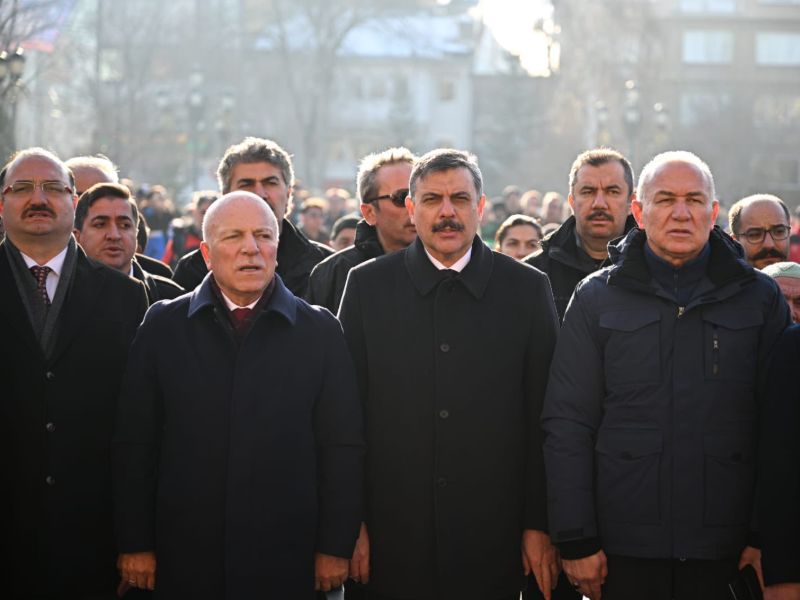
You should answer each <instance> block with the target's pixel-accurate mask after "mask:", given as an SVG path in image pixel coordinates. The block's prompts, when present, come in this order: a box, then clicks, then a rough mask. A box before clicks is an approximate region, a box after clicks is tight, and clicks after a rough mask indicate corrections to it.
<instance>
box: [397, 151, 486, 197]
mask: <svg viewBox="0 0 800 600" xmlns="http://www.w3.org/2000/svg"><path fill="white" fill-rule="evenodd" d="M450 169H467V170H468V171H469V173H470V175H471V176H472V183H473V184H474V185H475V191H476V192H477V193H478V197H479V198H480V197H481V196H482V195H483V175H481V170H480V167H478V159H477V157H476V156H475V155H474V154H471V153H469V152H464V151H462V150H454V149H452V148H438V149H436V150H431V151H430V152H428V153H427V154H424V155H423V156H421V157H420V158H419V159H418V160H417V162H415V163H414V168H413V169H411V180H410V181H409V184H408V187H409V194H410V196H411V198H412V200H413V199H414V194H415V192H416V189H417V181H419V180H420V179H423V178H425V177H427V176H428V175H430V174H431V173H438V172H440V171H449V170H450Z"/></svg>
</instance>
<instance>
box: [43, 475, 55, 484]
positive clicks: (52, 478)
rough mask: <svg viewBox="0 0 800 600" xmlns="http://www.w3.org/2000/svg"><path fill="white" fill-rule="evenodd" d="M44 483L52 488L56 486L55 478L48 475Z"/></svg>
mask: <svg viewBox="0 0 800 600" xmlns="http://www.w3.org/2000/svg"><path fill="white" fill-rule="evenodd" d="M44 482H45V483H46V484H47V485H49V486H53V485H55V484H56V478H55V477H53V476H52V475H48V476H47V477H45V478H44Z"/></svg>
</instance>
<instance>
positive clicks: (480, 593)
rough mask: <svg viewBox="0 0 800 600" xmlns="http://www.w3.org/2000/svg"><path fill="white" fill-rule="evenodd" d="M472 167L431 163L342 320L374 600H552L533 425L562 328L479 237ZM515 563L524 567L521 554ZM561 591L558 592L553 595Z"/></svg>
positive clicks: (468, 160)
mask: <svg viewBox="0 0 800 600" xmlns="http://www.w3.org/2000/svg"><path fill="white" fill-rule="evenodd" d="M485 204H486V197H485V196H484V195H483V181H482V176H481V172H480V169H479V168H478V164H477V161H476V159H475V157H474V156H472V155H470V154H468V153H466V152H461V151H458V150H448V149H441V150H433V151H431V152H429V153H427V154H426V155H424V156H422V157H421V158H420V159H418V160H417V162H415V164H414V167H413V169H412V171H411V177H410V181H409V197H408V198H407V199H406V208H407V210H408V214H409V216H410V218H411V220H412V222H413V223H414V225H415V226H416V229H417V239H416V241H415V242H413V243H412V244H411V245H410V246H408V248H406V249H404V250H400V251H398V252H395V253H393V254H390V255H388V256H384V257H382V258H379V259H375V260H371V261H368V262H366V263H363V264H361V265H359V266H357V267H355V268H354V269H352V270H351V271H350V274H349V276H348V279H347V285H346V287H345V292H344V296H343V297H342V303H341V307H340V309H339V317H340V319H341V322H342V326H343V327H344V331H345V337H346V338H347V342H348V345H349V347H350V351H351V353H352V355H353V360H354V361H355V364H356V372H357V375H358V382H359V390H360V395H361V400H362V403H363V405H364V407H365V410H366V432H367V469H366V483H367V485H366V500H367V507H366V512H365V514H364V526H363V527H362V530H361V535H360V537H359V542H358V544H357V545H356V551H355V553H354V556H353V562H352V564H351V569H350V573H351V576H352V577H353V578H355V579H360V580H361V581H368V587H367V598H370V600H373V599H375V600H386V599H398V598H402V599H413V600H450V599H453V600H455V599H458V600H505V599H509V600H511V599H514V600H518V598H519V593H520V590H521V589H522V588H523V586H524V584H525V577H524V576H525V574H527V573H529V572H532V573H533V574H534V575H535V577H536V580H537V582H538V585H539V587H540V589H541V590H542V592H543V593H544V597H546V598H551V597H554V598H562V597H564V596H561V594H562V593H564V592H565V593H566V594H568V595H567V596H566V597H570V596H571V595H573V594H574V593H573V591H572V590H571V589H569V588H568V586H567V589H566V590H564V589H563V587H562V590H560V591H559V592H557V593H556V594H554V595H552V596H551V589H552V587H553V586H554V585H555V583H556V580H557V575H558V560H557V558H556V555H555V552H554V551H553V548H552V546H551V545H550V541H549V537H548V536H547V534H546V533H545V530H546V515H545V489H544V470H543V464H542V454H541V437H540V428H539V422H538V419H539V413H540V410H541V402H542V398H543V396H544V390H545V385H546V383H547V371H548V367H549V364H550V357H551V353H552V350H553V346H554V344H555V338H556V333H557V328H558V321H557V316H556V312H555V307H554V306H553V299H552V292H551V291H550V286H549V285H548V283H547V278H546V277H545V276H544V275H543V274H542V273H541V272H540V271H537V270H536V269H531V268H529V267H528V266H527V265H523V264H522V263H520V262H518V261H516V260H514V259H513V258H511V257H509V256H505V255H503V254H500V253H497V252H492V251H491V250H490V249H489V248H488V247H487V246H486V245H484V244H483V242H482V241H481V239H480V237H478V236H477V230H478V223H479V222H480V218H481V216H482V213H483V211H484V207H485ZM520 550H522V551H520ZM563 585H566V582H564V583H563V584H562V586H563Z"/></svg>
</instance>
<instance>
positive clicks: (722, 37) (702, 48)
mask: <svg viewBox="0 0 800 600" xmlns="http://www.w3.org/2000/svg"><path fill="white" fill-rule="evenodd" d="M732 61H733V33H732V32H730V31H717V30H710V29H698V30H694V31H686V32H684V34H683V62H684V63H686V64H689V65H725V64H729V63H731V62H732Z"/></svg>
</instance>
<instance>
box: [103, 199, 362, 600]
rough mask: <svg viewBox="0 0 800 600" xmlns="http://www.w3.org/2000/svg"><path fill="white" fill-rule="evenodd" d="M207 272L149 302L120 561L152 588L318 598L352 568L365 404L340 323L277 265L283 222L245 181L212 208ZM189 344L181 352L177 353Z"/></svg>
mask: <svg viewBox="0 0 800 600" xmlns="http://www.w3.org/2000/svg"><path fill="white" fill-rule="evenodd" d="M203 238H204V241H203V243H202V245H201V252H202V253H203V256H204V257H205V259H206V262H207V263H208V266H209V269H210V273H209V274H208V275H207V276H206V278H205V279H204V280H203V283H202V284H201V285H200V286H199V287H198V288H196V289H195V290H194V292H192V293H191V294H187V295H184V296H181V297H179V298H177V299H175V300H170V301H165V302H159V303H157V304H155V305H153V306H152V307H151V308H150V310H149V312H148V313H147V316H146V317H145V320H144V323H143V324H142V326H141V328H140V329H139V332H138V334H137V336H136V340H135V341H134V343H133V347H132V350H131V357H130V362H129V366H128V371H127V374H126V378H125V382H124V385H123V392H122V395H121V399H120V405H119V412H118V417H117V430H116V436H115V445H114V448H115V453H114V473H115V476H116V479H115V481H116V488H115V498H116V501H117V525H118V534H119V544H120V551H121V556H120V567H121V571H122V573H123V577H124V579H125V580H126V581H130V582H131V585H134V586H136V587H138V588H155V594H154V595H155V597H156V598H165V599H169V600H172V599H174V598H192V599H193V600H223V599H226V598H227V599H229V600H239V599H243V598H275V599H281V600H283V599H284V598H286V599H292V600H295V599H297V600H300V599H303V598H307V599H309V600H311V599H313V598H314V589H315V580H316V587H317V588H318V589H320V590H322V591H327V590H329V589H331V588H334V587H338V586H339V585H341V583H342V581H343V580H344V578H345V577H346V576H347V567H348V559H349V558H350V556H351V555H352V552H353V547H354V545H355V541H356V537H357V535H358V529H359V521H360V516H361V510H362V508H361V499H362V477H363V452H364V445H363V434H362V412H361V407H360V404H359V402H358V396H357V390H356V382H355V376H354V372H353V365H352V361H351V360H350V356H349V354H348V352H347V346H346V344H345V341H344V336H343V335H342V331H341V327H340V325H339V323H338V322H337V321H336V319H334V318H333V316H332V315H331V314H330V313H329V312H328V311H327V310H325V309H323V308H320V307H312V306H310V305H308V304H306V303H305V302H304V301H303V300H300V299H299V298H297V297H295V296H294V295H293V294H292V293H291V292H290V291H289V290H288V289H287V287H286V286H285V285H284V283H283V281H282V280H281V278H280V277H279V276H278V275H276V274H275V257H276V254H277V251H278V223H277V221H276V219H275V216H274V214H273V213H272V211H270V209H269V207H268V206H267V205H266V204H265V203H264V202H263V201H262V200H261V198H259V197H258V196H256V195H254V194H251V193H249V192H233V193H231V194H228V195H226V196H223V197H222V198H221V199H220V200H218V201H217V202H215V203H214V204H212V205H211V208H209V210H208V213H206V218H205V221H204V224H203ZM176 356H180V357H182V360H181V362H180V364H176V363H175V357H176Z"/></svg>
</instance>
